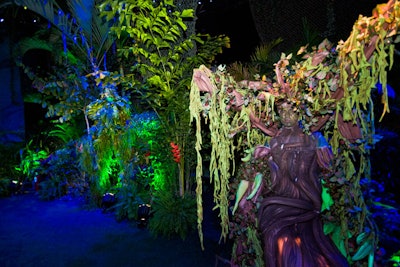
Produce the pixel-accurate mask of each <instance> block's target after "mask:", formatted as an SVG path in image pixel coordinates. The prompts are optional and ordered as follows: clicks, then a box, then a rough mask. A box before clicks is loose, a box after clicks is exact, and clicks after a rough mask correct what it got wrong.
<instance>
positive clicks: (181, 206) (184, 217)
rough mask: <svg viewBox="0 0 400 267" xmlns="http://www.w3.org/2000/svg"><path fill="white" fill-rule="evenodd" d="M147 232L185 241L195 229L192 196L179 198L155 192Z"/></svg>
mask: <svg viewBox="0 0 400 267" xmlns="http://www.w3.org/2000/svg"><path fill="white" fill-rule="evenodd" d="M152 212H153V213H152V217H151V219H150V222H149V230H150V232H151V233H152V234H153V235H155V236H158V235H162V236H165V237H167V238H171V237H173V236H176V235H178V236H180V237H181V238H182V239H185V238H186V237H187V235H188V234H189V233H190V231H191V230H193V229H195V228H196V221H197V213H196V199H195V197H194V196H193V195H189V194H187V195H185V196H184V197H180V196H177V195H174V194H172V193H170V192H163V191H160V192H157V195H156V196H155V198H154V201H153V204H152Z"/></svg>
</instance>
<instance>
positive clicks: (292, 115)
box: [279, 105, 298, 127]
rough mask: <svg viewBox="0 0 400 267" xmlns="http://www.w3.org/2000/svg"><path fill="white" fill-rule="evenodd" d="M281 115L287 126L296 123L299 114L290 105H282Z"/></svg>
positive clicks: (283, 122)
mask: <svg viewBox="0 0 400 267" xmlns="http://www.w3.org/2000/svg"><path fill="white" fill-rule="evenodd" d="M279 115H280V117H281V122H282V124H283V125H284V126H287V127H291V126H294V125H296V123H297V121H298V115H297V113H296V112H295V111H293V110H292V107H291V106H290V105H282V107H281V108H280V109H279Z"/></svg>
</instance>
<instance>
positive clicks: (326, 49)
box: [190, 1, 400, 266]
mask: <svg viewBox="0 0 400 267" xmlns="http://www.w3.org/2000/svg"><path fill="white" fill-rule="evenodd" d="M399 23H400V3H399V2H398V1H389V2H388V3H386V4H381V5H378V6H377V7H376V8H375V9H374V11H373V14H372V16H371V17H364V16H360V17H359V19H358V20H357V21H356V22H355V24H354V27H353V30H352V32H351V34H350V36H349V38H348V39H347V40H346V41H341V42H339V43H338V45H337V46H334V45H332V44H331V43H330V42H329V41H327V40H325V41H324V42H322V43H321V44H320V45H319V46H318V47H313V48H312V49H311V51H308V50H307V49H308V48H307V46H305V47H302V48H301V49H300V50H299V52H298V55H301V56H302V58H301V60H297V61H296V62H294V63H292V62H291V60H292V55H285V54H282V56H281V59H280V60H279V61H278V62H277V63H276V64H275V76H274V77H273V78H270V79H267V78H265V77H264V78H263V79H260V80H256V81H241V82H236V81H235V80H234V78H233V77H232V76H230V75H229V73H227V72H226V71H225V69H224V68H223V67H221V66H220V67H219V68H218V69H217V70H215V71H211V70H210V69H208V68H206V67H205V66H200V67H199V68H198V69H195V70H194V74H193V79H192V90H191V95H190V101H191V103H190V111H191V117H192V120H195V121H196V127H197V143H196V150H197V160H198V165H197V169H196V171H197V172H196V173H197V174H196V177H197V178H196V179H197V190H196V192H197V200H198V229H199V235H200V240H201V241H202V229H201V222H202V205H201V195H202V179H201V177H202V157H201V148H202V136H201V125H202V123H201V121H202V118H204V119H205V120H206V123H207V124H208V125H209V130H210V134H211V160H210V174H211V176H212V177H211V178H212V181H213V184H214V201H215V204H216V207H215V208H217V209H219V212H220V218H221V227H222V234H221V239H225V238H226V237H227V235H228V234H229V232H230V230H231V234H232V236H233V237H234V238H235V239H236V242H235V245H234V250H233V255H232V263H233V264H235V265H241V266H254V265H257V266H262V265H263V264H267V266H295V264H296V262H299V261H302V262H304V264H307V257H309V256H310V255H313V254H307V253H309V250H307V249H304V247H302V244H301V243H302V242H307V241H309V242H319V241H318V240H319V238H322V239H324V237H323V236H322V235H320V233H319V232H318V231H320V230H321V229H320V228H318V227H322V226H316V225H319V222H322V223H323V228H322V229H323V231H324V234H325V235H327V236H329V237H330V238H331V240H333V242H334V243H335V245H336V248H335V249H334V248H332V247H330V245H327V244H328V243H329V242H328V243H324V242H325V241H323V243H322V244H323V247H320V248H319V249H321V250H322V252H321V251H320V252H316V253H317V254H319V255H322V256H317V257H314V259H313V260H317V261H318V264H319V265H323V266H325V265H326V264H328V265H331V266H336V265H335V264H338V262H341V261H342V259H340V254H342V255H343V256H344V257H345V258H346V259H347V262H349V263H350V264H352V265H354V266H361V265H363V264H367V263H368V265H369V266H372V264H373V261H374V251H375V248H376V247H377V242H378V236H377V231H376V229H375V225H374V223H373V221H372V220H371V219H370V218H369V216H368V210H367V208H366V204H365V202H364V199H363V196H362V191H361V188H360V179H361V178H365V177H367V178H368V177H369V176H370V162H369V154H370V149H371V148H372V147H373V145H374V144H375V142H376V138H375V136H374V103H373V92H374V89H375V88H376V84H378V83H381V84H382V85H383V92H382V96H381V98H382V103H383V114H382V117H383V116H384V115H385V113H386V112H389V105H388V97H387V90H386V82H387V81H386V80H387V78H386V71H387V70H388V68H390V67H391V66H392V64H393V53H394V44H395V43H396V42H397V41H398V38H397V39H396V36H397V34H398V29H399ZM277 107H279V109H281V108H282V107H290V111H291V112H292V113H293V115H295V117H296V118H298V119H297V120H298V122H299V125H300V127H298V128H297V125H296V128H295V129H296V130H295V133H294V135H287V132H285V130H278V129H279V128H280V121H279V118H280V119H281V120H282V119H283V118H284V116H282V114H277V113H276V111H275V110H276V108H277ZM382 117H381V118H382ZM293 129H294V128H293ZM317 132H319V133H320V134H319V135H318V134H316V133H317ZM282 138H283V139H282ZM279 139H282V140H279ZM300 140H302V142H300ZM323 140H328V142H327V143H324V142H323ZM268 143H270V144H271V145H270V148H268V146H265V144H268ZM299 143H301V145H300V146H298V144H299ZM287 144H289V145H288V146H289V147H293V149H294V151H297V152H299V153H300V154H301V155H300V154H299V155H298V156H299V157H300V158H297V161H296V159H295V158H294V157H295V155H297V154H296V153H297V152H296V153H294V152H293V151H292V152H290V151H289V152H285V153H287V154H281V155H278V154H279V153H283V152H282V151H284V149H283V148H284V147H285V146H287ZM299 147H301V148H302V149H303V150H302V149H299ZM321 147H323V148H329V149H331V151H332V152H333V157H332V158H331V157H330V156H329V155H330V153H329V152H328V150H326V149H323V150H321V149H320V148H321ZM260 148H264V149H260ZM311 148H312V149H311ZM309 150H315V151H317V153H316V155H317V156H312V155H311V154H310V155H309V154H308V153H309V152H305V151H309ZM243 151H244V152H246V153H247V155H246V157H245V158H243V161H244V163H243V164H241V166H240V168H239V171H238V172H237V175H234V174H235V169H236V167H235V164H236V159H237V156H238V155H239V153H243ZM321 153H322V154H321ZM268 158H269V160H267V159H268ZM268 161H269V163H268V164H266V162H268ZM288 162H289V163H292V164H289V163H288ZM314 162H315V163H318V166H319V167H318V166H317V165H315V164H314ZM314 170H315V172H314ZM295 174H299V176H298V175H295ZM306 174H307V175H306ZM293 175H294V176H293ZM300 176H301V177H300ZM260 178H262V179H260ZM296 178H297V179H296ZM300 178H306V179H307V181H308V182H307V183H306V184H304V182H303V181H301V179H300ZM279 179H281V180H279ZM284 179H286V180H291V181H289V182H288V181H286V182H285V184H284V187H285V188H283V187H282V188H280V186H282V183H283V182H282V180H284ZM278 180H279V182H278ZM243 184H244V186H243ZM299 184H300V185H299ZM310 186H313V187H314V190H312V191H313V192H312V193H310V192H309V191H307V190H311V189H310ZM286 187H287V188H286ZM289 188H292V189H293V190H292V191H291V190H289ZM285 189H287V190H285ZM305 189H306V190H305ZM232 191H233V192H234V194H232V193H231V192H232ZM271 192H272V193H271ZM288 192H292V194H291V195H290V197H291V198H295V199H298V200H295V201H293V200H288V201H289V202H290V203H291V204H290V205H292V206H293V205H294V206H297V208H298V207H299V206H303V209H304V205H305V206H308V208H307V209H309V210H310V211H312V212H311V213H310V214H312V215H313V216H312V218H311V217H310V218H309V220H314V219H315V218H318V219H317V220H315V225H314V226H312V227H311V228H310V226H306V227H304V228H302V227H303V226H304V225H303V224H301V225H300V224H299V222H293V221H292V222H291V223H290V222H289V221H285V220H283V221H282V223H283V222H287V223H288V227H289V228H290V227H292V228H290V229H292V230H293V229H295V228H296V227H300V228H297V231H300V230H301V231H313V233H314V235H318V237H317V238H316V239H315V240H313V241H312V238H311V239H307V238H306V237H304V235H300V236H296V235H294V238H291V237H292V235H291V234H292V233H291V234H284V235H281V236H279V234H281V233H282V232H280V228H278V227H277V228H275V229H274V228H271V227H272V226H271V225H269V226H268V224H269V223H271V221H273V220H274V219H276V218H277V217H275V216H277V215H276V213H274V211H271V210H269V211H268V205H266V202H268V201H270V202H274V201H275V200H274V198H270V199H269V197H271V195H273V196H274V197H278V198H279V197H287V196H286V195H285V194H289V193H288ZM293 192H294V193H293ZM315 193H317V197H315V195H314V194H315ZM235 195H236V203H235V206H234V207H233V208H232V209H233V211H234V214H233V220H232V221H231V220H230V215H231V213H230V211H229V208H230V200H233V199H234V198H235ZM281 200H282V199H280V200H279V201H281ZM303 200H306V202H305V203H303V202H302V201H303ZM279 201H278V202H279ZM285 201H287V199H285V200H284V201H283V202H285ZM296 201H300V202H302V203H301V205H300V204H299V205H297V204H296ZM260 203H261V204H260ZM279 203H280V204H282V203H281V202H279ZM258 204H260V205H261V208H260V209H258ZM274 204H276V203H274ZM303 204H304V205H303ZM285 205H286V204H285ZM285 205H283V204H282V205H281V207H280V208H282V210H285V208H284V206H285ZM276 211H278V209H276V210H275V212H276ZM256 213H258V218H256ZM263 213H266V214H268V216H269V218H265V217H263ZM314 213H318V214H314ZM307 214H308V213H307ZM271 216H272V217H271ZM292 216H293V218H296V217H300V216H301V215H300V214H297V213H296V212H295V213H294V215H293V214H292ZM307 216H308V215H307ZM307 216H306V217H307ZM239 222H240V223H239ZM277 223H278V222H277ZM272 224H273V222H272ZM230 225H231V228H229V226H230ZM238 227H240V229H239V231H235V230H237V228H238ZM279 227H283V226H282V225H281V226H279ZM289 228H285V229H286V230H287V229H289ZM306 229H307V230H306ZM260 230H262V231H263V232H262V234H267V235H268V232H269V233H270V234H271V233H273V234H275V235H277V238H276V239H273V240H272V243H271V244H270V245H269V246H270V247H268V244H266V243H267V242H269V241H270V240H268V239H269V238H271V237H270V236H267V237H265V235H264V236H263V238H262V240H261V235H260V233H261V231H260ZM286 230H284V231H286ZM310 240H311V241H310ZM286 241H288V242H292V245H291V248H296V249H302V248H303V250H302V254H301V255H298V254H296V253H294V254H291V253H288V254H285V253H284V252H287V251H292V252H293V251H295V250H290V249H289V250H286V248H287V247H286V245H287V243H285V242H286ZM285 244H286V245H285ZM314 245H316V244H314ZM263 246H264V247H265V249H262V247H263ZM311 246H313V245H311ZM271 247H274V250H275V252H276V253H274V254H273V255H269V256H266V257H263V255H262V254H263V252H264V254H265V253H266V249H268V253H270V249H271ZM336 249H337V250H336ZM335 250H336V251H335ZM338 251H340V252H341V253H339V254H337V252H338ZM281 255H292V256H293V255H298V256H299V257H302V258H303V260H302V259H299V258H297V259H295V260H293V258H292V256H287V257H286V256H284V257H281ZM271 257H272V259H270V258H271ZM311 257H312V256H311ZM263 258H264V259H266V260H265V261H264V259H263ZM294 258H296V257H294ZM333 258H335V259H333ZM263 262H264V263H263ZM342 263H343V262H342ZM288 264H289V265H288ZM308 264H311V265H310V266H315V262H314V263H310V262H309V263H308ZM313 264H314V265H313ZM343 264H345V263H343ZM303 266H308V265H303ZM340 266H342V265H340Z"/></svg>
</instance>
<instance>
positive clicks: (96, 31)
mask: <svg viewBox="0 0 400 267" xmlns="http://www.w3.org/2000/svg"><path fill="white" fill-rule="evenodd" d="M15 3H16V4H18V5H24V6H26V7H27V8H28V9H30V10H31V11H33V12H36V13H37V14H40V15H41V16H42V17H44V18H46V19H47V20H48V22H49V24H48V25H50V26H49V27H48V28H44V29H43V30H42V31H39V32H38V33H37V34H36V35H35V36H33V37H32V38H28V39H25V40H23V41H22V42H21V43H19V45H18V47H17V48H18V49H16V54H17V55H23V54H24V53H25V52H27V51H29V50H30V49H33V48H39V49H45V50H46V51H49V52H50V53H51V55H52V61H51V62H50V64H51V65H52V68H51V69H49V70H47V72H46V71H44V73H43V71H42V72H38V71H37V70H36V69H35V68H31V67H28V66H24V65H23V64H22V61H21V62H20V66H22V67H23V68H24V70H25V72H26V74H28V76H29V77H30V78H31V79H32V80H33V85H34V87H35V88H36V89H37V90H38V94H32V95H30V96H29V98H27V99H29V101H32V102H35V103H40V104H41V105H42V107H44V108H46V109H47V116H48V117H52V118H56V119H57V120H58V121H59V122H60V123H66V122H77V125H79V123H80V121H84V122H85V124H86V135H85V134H84V133H83V132H82V133H81V135H80V137H79V138H77V136H76V135H75V133H68V132H67V131H66V129H65V128H63V127H62V126H60V125H58V126H56V128H55V129H53V130H52V131H51V135H56V136H58V137H59V139H60V140H61V141H67V140H70V138H74V139H75V142H76V143H75V144H76V149H77V153H78V156H79V160H78V162H79V164H78V166H79V170H80V171H81V173H82V174H83V175H84V177H85V179H87V182H88V187H89V188H90V190H89V193H88V195H89V196H90V198H91V201H93V203H95V204H97V205H100V202H101V197H102V195H103V194H104V193H106V192H114V193H116V195H117V200H118V201H119V203H118V204H117V207H116V210H117V213H118V216H117V217H119V218H128V219H132V218H134V216H133V214H134V213H135V211H136V209H137V204H140V203H145V202H150V201H151V199H152V194H153V191H154V190H167V191H170V192H171V193H172V194H175V193H176V192H179V194H180V196H181V197H184V195H185V191H186V190H190V188H191V183H192V181H190V179H185V177H186V178H190V176H189V173H190V171H189V170H190V168H192V167H193V161H192V160H190V157H191V155H193V153H192V152H191V151H192V150H191V149H190V148H191V146H192V144H193V142H194V140H193V136H192V135H191V131H192V130H191V127H190V125H189V112H188V109H187V107H188V94H189V88H190V82H191V74H192V69H193V68H194V66H197V65H199V64H210V63H211V62H212V60H213V59H214V57H215V56H216V55H217V54H218V53H221V52H222V48H223V47H228V46H229V39H228V38H227V37H224V36H218V37H211V36H209V35H200V34H188V33H189V32H191V31H187V30H188V25H193V24H192V23H191V22H192V21H194V10H193V9H180V8H177V7H176V6H175V5H174V1H150V0H141V1H95V0H92V1H82V0H72V1H68V2H67V10H68V11H65V10H63V9H62V8H61V7H60V6H59V5H57V2H56V1H54V0H51V1H40V0H34V1H17V2H15ZM196 5H197V3H196ZM196 5H194V6H196ZM44 26H47V25H44ZM191 30H192V29H191ZM148 110H153V111H154V112H155V114H157V118H152V120H151V121H152V122H151V123H153V122H155V123H156V124H157V125H156V127H155V128H154V129H152V130H148V129H147V130H146V129H145V130H144V131H142V130H143V127H140V125H141V123H142V121H141V120H140V119H139V120H136V119H137V118H135V112H137V113H141V112H143V111H145V113H146V111H148ZM82 115H83V116H82ZM148 125H150V123H149V124H148ZM140 129H141V130H140ZM148 133H150V134H148ZM146 134H148V135H146ZM171 142H173V143H175V144H177V146H178V147H179V151H180V160H179V161H175V162H174V161H173V154H172V153H171V149H170V147H169V144H170V143H171ZM55 165H57V164H55ZM176 177H179V178H178V179H176ZM85 181H86V180H85ZM144 181H145V182H144ZM142 182H144V183H142ZM66 184H67V183H66V180H62V181H58V180H56V179H49V180H47V182H46V183H44V184H43V188H45V186H46V189H48V190H45V191H43V193H45V192H46V195H45V196H44V198H52V197H53V196H59V195H61V194H63V193H64V191H62V190H61V189H60V190H59V189H57V188H62V186H64V185H66ZM47 185H48V186H47ZM52 185H53V186H54V187H55V191H54V192H51V191H50V188H51V186H52ZM60 185H61V187H60ZM188 222H189V221H188Z"/></svg>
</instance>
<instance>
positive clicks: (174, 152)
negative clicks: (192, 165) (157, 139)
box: [169, 142, 181, 163]
mask: <svg viewBox="0 0 400 267" xmlns="http://www.w3.org/2000/svg"><path fill="white" fill-rule="evenodd" d="M169 144H170V145H171V148H172V150H171V151H172V155H173V157H174V161H175V162H176V163H179V162H180V161H181V151H180V150H179V146H178V145H176V144H175V143H174V142H171V143H169Z"/></svg>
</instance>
